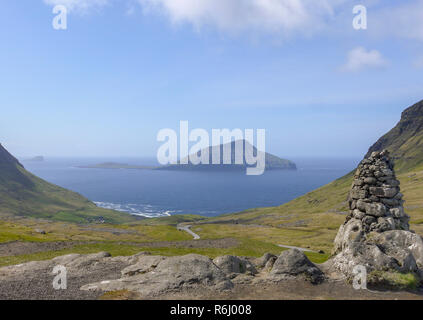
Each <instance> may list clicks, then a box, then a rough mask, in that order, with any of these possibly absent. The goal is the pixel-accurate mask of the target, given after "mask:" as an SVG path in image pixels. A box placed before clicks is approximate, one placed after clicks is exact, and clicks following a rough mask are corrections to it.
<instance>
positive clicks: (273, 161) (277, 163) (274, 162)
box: [156, 140, 297, 171]
mask: <svg viewBox="0 0 423 320" xmlns="http://www.w3.org/2000/svg"><path fill="white" fill-rule="evenodd" d="M242 143H243V145H244V150H247V148H246V147H247V146H248V147H249V148H251V147H252V149H251V150H253V154H254V155H257V152H259V151H258V150H257V148H256V147H255V146H252V145H251V144H250V143H249V142H248V141H246V140H243V141H242ZM228 144H230V148H231V163H230V164H223V154H224V152H223V150H224V148H225V146H227V145H228ZM235 144H236V142H235V141H232V142H230V143H227V144H220V145H216V146H211V147H209V148H206V149H203V150H200V151H199V152H198V153H197V156H200V155H201V154H202V153H203V152H208V154H209V163H210V164H199V165H194V164H192V163H191V161H190V160H189V159H190V157H191V156H189V157H187V158H184V159H183V160H184V161H179V163H178V164H171V165H167V166H161V167H158V168H156V170H187V171H192V170H197V171H224V170H245V168H248V167H251V166H250V165H248V164H247V163H246V160H245V155H244V158H243V163H242V164H236V163H235ZM219 148H220V164H211V163H212V154H213V153H214V152H216V149H219ZM207 149H208V150H207ZM217 151H219V150H217ZM186 162H188V164H183V163H186ZM265 168H266V170H297V166H296V164H295V163H294V162H292V161H290V160H287V159H282V158H279V157H277V156H275V155H273V154H270V153H267V152H265Z"/></svg>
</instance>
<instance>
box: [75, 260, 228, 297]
mask: <svg viewBox="0 0 423 320" xmlns="http://www.w3.org/2000/svg"><path fill="white" fill-rule="evenodd" d="M141 260H143V261H144V263H145V265H150V266H151V270H149V271H147V272H146V273H138V274H136V275H134V276H128V277H123V278H121V279H118V280H110V281H101V282H97V283H92V284H88V285H85V286H83V287H82V288H81V290H103V291H115V290H129V291H134V292H138V293H140V294H141V295H143V296H150V297H151V296H154V295H158V294H161V293H164V292H172V291H177V290H181V289H183V288H190V287H193V286H204V287H210V288H214V289H218V290H227V289H230V288H232V287H233V284H232V282H231V281H230V280H229V279H227V277H226V275H225V273H224V272H223V271H222V270H220V269H219V268H218V267H217V266H216V265H215V264H214V263H213V261H212V260H211V259H209V258H208V257H205V256H201V255H197V254H188V255H185V256H176V257H168V258H165V259H163V260H162V261H160V262H158V264H157V266H156V267H153V265H154V263H151V262H152V260H149V262H150V263H147V259H144V258H143V259H141ZM156 262H157V261H156ZM138 263H139V262H138Z"/></svg>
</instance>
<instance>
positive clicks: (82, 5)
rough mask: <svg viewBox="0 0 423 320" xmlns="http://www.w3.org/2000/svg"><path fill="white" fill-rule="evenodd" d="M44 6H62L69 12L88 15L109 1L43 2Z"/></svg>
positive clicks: (52, 0)
mask: <svg viewBox="0 0 423 320" xmlns="http://www.w3.org/2000/svg"><path fill="white" fill-rule="evenodd" d="M43 1H44V3H45V4H47V5H51V6H55V5H64V6H65V7H66V8H67V9H68V10H69V11H70V12H78V13H82V14H85V13H88V12H89V11H90V10H92V9H99V8H101V7H104V6H106V5H108V4H109V3H110V0H43Z"/></svg>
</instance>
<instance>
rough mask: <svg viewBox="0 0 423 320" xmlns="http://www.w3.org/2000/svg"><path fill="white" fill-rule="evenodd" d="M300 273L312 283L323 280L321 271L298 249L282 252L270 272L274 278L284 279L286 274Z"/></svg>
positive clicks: (295, 274) (294, 274) (298, 274)
mask: <svg viewBox="0 0 423 320" xmlns="http://www.w3.org/2000/svg"><path fill="white" fill-rule="evenodd" d="M300 275H301V276H304V277H305V278H306V279H308V280H310V281H311V282H312V283H313V284H317V283H320V282H322V281H323V280H324V274H323V272H322V271H321V270H320V269H319V268H318V267H316V266H315V265H314V264H313V263H312V262H311V261H310V260H309V259H308V258H307V257H306V255H305V254H304V253H303V252H302V251H300V250H298V249H290V250H287V251H284V252H282V253H281V255H280V256H279V257H278V259H277V260H276V261H275V263H274V265H273V268H272V271H271V272H270V276H271V278H272V279H274V280H279V279H284V278H285V277H286V276H288V277H289V276H291V277H292V276H300Z"/></svg>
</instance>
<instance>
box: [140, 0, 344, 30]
mask: <svg viewBox="0 0 423 320" xmlns="http://www.w3.org/2000/svg"><path fill="white" fill-rule="evenodd" d="M345 1H346V0H319V1H316V0H138V2H139V3H140V4H141V5H142V7H143V9H144V12H145V13H161V14H164V15H165V16H167V17H168V18H169V19H170V20H171V21H172V23H188V24H191V25H193V26H194V27H195V28H196V29H197V30H199V29H201V28H204V27H207V26H210V27H214V28H217V29H219V30H221V31H225V32H231V33H233V32H240V31H245V30H254V31H261V32H282V33H286V34H292V33H304V34H311V33H313V32H315V31H318V30H320V29H322V28H324V27H325V26H326V24H327V22H328V20H330V19H332V18H333V17H334V10H335V8H336V7H337V6H338V5H340V4H343V3H345Z"/></svg>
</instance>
